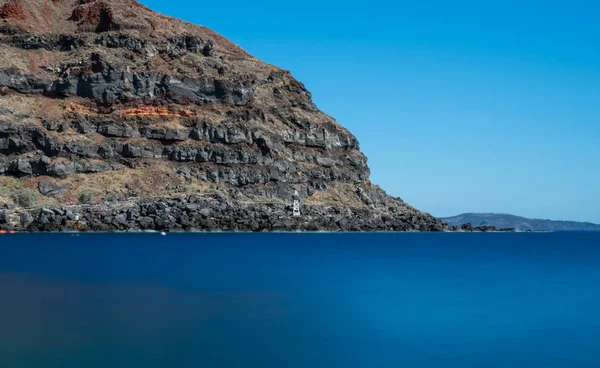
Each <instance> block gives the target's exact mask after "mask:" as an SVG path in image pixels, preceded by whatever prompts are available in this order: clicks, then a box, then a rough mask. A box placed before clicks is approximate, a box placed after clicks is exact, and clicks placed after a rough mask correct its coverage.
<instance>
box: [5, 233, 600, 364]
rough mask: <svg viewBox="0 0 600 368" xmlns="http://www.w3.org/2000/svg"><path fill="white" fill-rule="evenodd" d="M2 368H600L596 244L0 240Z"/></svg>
mask: <svg viewBox="0 0 600 368" xmlns="http://www.w3.org/2000/svg"><path fill="white" fill-rule="evenodd" d="M0 367H7V368H20V367H32V368H45V367H53V368H54V367H61V368H75V367H77V368H80V367H86V368H94V367H103V368H104V367H144V368H151V367H244V368H247V367H261V368H265V367H266V368H269V367H298V368H300V367H302V368H305V367H345V368H350V367H369V368H374V367H394V368H397V367H409V368H410V367H428V368H435V367H461V368H464V367H503V368H506V367H523V368H525V367H527V368H531V367H543V368H551V367H560V368H565V367H567V368H574V367H594V368H597V367H600V233H531V234H530V233H512V234H499V233H494V234H464V233H456V234H454V233H446V234H422V233H407V234H168V235H167V236H161V235H159V234H80V235H79V236H75V235H73V234H47V235H42V234H40V235H32V234H22V235H19V234H17V235H0Z"/></svg>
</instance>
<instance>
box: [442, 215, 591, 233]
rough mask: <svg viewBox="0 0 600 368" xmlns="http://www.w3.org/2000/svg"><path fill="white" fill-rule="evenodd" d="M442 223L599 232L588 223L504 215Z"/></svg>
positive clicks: (457, 218)
mask: <svg viewBox="0 0 600 368" xmlns="http://www.w3.org/2000/svg"><path fill="white" fill-rule="evenodd" d="M442 221H444V222H446V223H448V225H451V226H461V225H463V224H466V223H471V224H472V225H473V226H495V227H496V228H497V229H503V228H514V229H516V230H517V231H528V230H531V231H600V225H597V224H593V223H590V222H576V221H553V220H545V219H530V218H526V217H520V216H515V215H510V214H506V213H463V214H461V215H457V216H453V217H443V218H442Z"/></svg>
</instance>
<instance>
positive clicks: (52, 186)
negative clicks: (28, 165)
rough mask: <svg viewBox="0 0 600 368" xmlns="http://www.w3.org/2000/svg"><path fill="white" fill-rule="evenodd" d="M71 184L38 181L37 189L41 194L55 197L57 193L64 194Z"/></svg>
mask: <svg viewBox="0 0 600 368" xmlns="http://www.w3.org/2000/svg"><path fill="white" fill-rule="evenodd" d="M70 186H71V185H69V184H67V185H58V184H56V183H51V182H39V183H38V190H39V191H40V193H41V194H42V195H45V196H46V197H57V196H59V195H62V194H64V193H65V192H66V191H67V190H68V189H69V187H70Z"/></svg>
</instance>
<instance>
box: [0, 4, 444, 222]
mask: <svg viewBox="0 0 600 368" xmlns="http://www.w3.org/2000/svg"><path fill="white" fill-rule="evenodd" d="M369 174H370V173H369V168H368V166H367V159H366V157H365V156H364V155H363V154H362V153H361V152H360V149H359V144H358V141H357V139H356V138H355V137H354V136H353V135H352V134H351V133H350V132H349V131H348V130H346V129H345V128H343V127H342V126H341V125H339V124H338V123H337V122H336V121H335V120H334V119H332V118H331V117H329V116H327V115H326V114H324V113H323V112H321V111H320V110H319V109H318V108H317V107H316V106H315V105H314V104H313V102H312V100H311V94H310V92H308V91H307V90H306V88H305V87H304V85H302V83H300V82H298V81H297V80H295V79H294V78H293V77H292V76H291V75H290V73H289V72H288V71H285V70H282V69H279V68H277V67H275V66H272V65H269V64H266V63H263V62H261V61H260V60H257V59H256V58H254V57H252V56H251V55H249V54H248V53H247V52H245V51H244V50H242V49H241V48H239V47H238V46H236V45H235V44H233V43H231V42H230V41H228V40H226V39H224V38H223V37H221V36H219V35H218V34H216V33H214V32H212V31H210V30H209V29H206V28H204V27H199V26H194V25H191V24H188V23H185V22H182V21H180V20H177V19H173V18H170V17H167V16H164V15H161V14H157V13H155V12H153V11H151V10H150V9H148V8H146V7H144V6H143V5H141V4H139V3H137V2H136V1H134V0H111V1H109V0H85V1H83V0H53V1H49V0H41V1H40V0H9V1H4V2H3V1H1V0H0V184H3V187H2V189H0V206H1V205H4V206H5V207H7V209H5V210H0V228H4V229H16V230H32V231H35V230H42V231H50V230H52V231H54V230H67V229H69V228H70V227H72V226H73V224H74V223H73V221H75V220H74V216H75V215H80V216H81V218H80V219H79V220H78V222H77V227H78V228H81V229H82V230H84V229H85V230H129V229H153V230H174V229H185V230H190V229H198V230H250V231H261V230H382V231H383V230H394V231H400V230H406V231H408V230H419V231H442V230H447V229H448V227H447V226H446V225H445V224H443V223H442V222H441V221H440V220H438V219H435V218H433V217H432V216H430V215H428V214H425V213H423V212H420V211H418V210H416V209H414V208H412V207H411V206H409V205H408V204H406V203H404V202H403V201H402V200H400V199H397V198H392V197H390V196H388V195H387V194H386V193H385V192H384V191H382V190H381V189H380V188H378V187H376V186H374V185H372V184H371V183H370V182H369ZM296 191H297V192H298V195H299V198H300V200H301V205H302V208H303V215H302V216H301V218H293V217H292V216H291V213H292V211H291V200H292V196H293V195H294V193H295V192H296ZM13 207H14V208H13ZM153 208H155V209H153Z"/></svg>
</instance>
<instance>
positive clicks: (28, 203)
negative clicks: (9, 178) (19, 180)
mask: <svg viewBox="0 0 600 368" xmlns="http://www.w3.org/2000/svg"><path fill="white" fill-rule="evenodd" d="M12 199H13V201H15V203H16V204H18V205H19V206H21V207H33V206H35V205H36V204H37V203H38V201H39V199H40V194H39V193H38V192H37V191H35V190H33V189H27V188H25V189H16V190H15V191H14V192H13V193H12Z"/></svg>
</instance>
